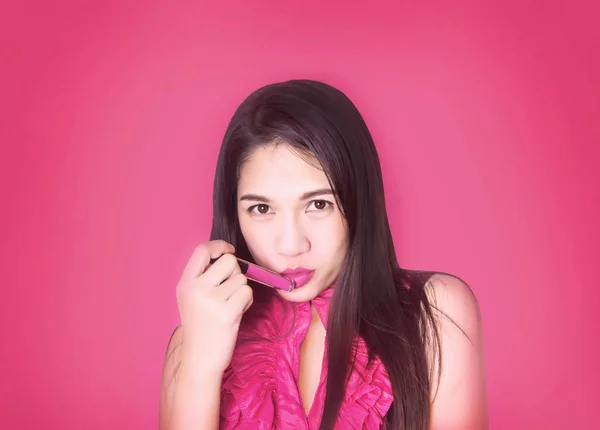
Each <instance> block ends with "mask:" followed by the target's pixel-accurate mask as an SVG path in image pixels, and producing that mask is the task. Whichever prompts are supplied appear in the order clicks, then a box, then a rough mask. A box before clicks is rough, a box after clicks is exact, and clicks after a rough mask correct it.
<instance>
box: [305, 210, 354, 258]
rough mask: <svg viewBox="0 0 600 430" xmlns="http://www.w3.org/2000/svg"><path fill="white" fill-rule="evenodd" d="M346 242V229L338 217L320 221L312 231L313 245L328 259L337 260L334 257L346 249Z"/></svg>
mask: <svg viewBox="0 0 600 430" xmlns="http://www.w3.org/2000/svg"><path fill="white" fill-rule="evenodd" d="M328 221H329V220H328ZM346 242H347V231H346V227H345V225H344V223H343V221H342V220H341V219H340V218H332V219H331V221H330V222H324V223H320V224H319V225H318V227H317V228H316V229H315V230H314V231H313V241H312V243H313V247H314V248H315V249H319V253H320V254H322V255H324V256H327V257H328V259H332V260H337V258H336V257H337V256H338V255H339V254H340V253H343V252H344V251H345V250H346ZM342 257H343V256H342Z"/></svg>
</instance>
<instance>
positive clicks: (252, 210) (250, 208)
mask: <svg viewBox="0 0 600 430" xmlns="http://www.w3.org/2000/svg"><path fill="white" fill-rule="evenodd" d="M316 202H323V203H325V207H324V208H323V209H316V211H317V212H322V211H324V210H325V209H327V208H330V207H333V202H330V201H329V200H311V201H310V203H309V206H310V205H312V204H313V203H316ZM259 206H266V207H268V208H269V209H270V207H269V205H267V204H265V203H259V204H257V205H252V206H250V207H249V208H248V209H247V211H248V213H249V214H251V215H258V216H260V215H268V213H264V214H261V213H260V212H254V209H256V208H257V207H259Z"/></svg>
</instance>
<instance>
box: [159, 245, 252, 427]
mask: <svg viewBox="0 0 600 430" xmlns="http://www.w3.org/2000/svg"><path fill="white" fill-rule="evenodd" d="M233 252H234V249H233V247H232V246H231V245H230V244H228V243H226V242H224V241H210V242H207V243H205V244H202V245H200V246H198V247H197V248H196V250H195V251H194V253H193V254H192V256H191V258H190V260H189V261H188V263H187V265H186V267H185V269H184V271H183V274H182V276H181V280H180V281H179V283H178V285H177V304H178V307H179V316H180V318H181V324H180V325H179V326H178V327H177V328H176V329H175V331H174V332H173V334H172V335H171V340H170V341H169V344H168V346H167V351H166V354H165V361H164V366H163V374H162V379H161V392H160V406H159V421H160V430H189V429H207V430H213V429H218V428H219V411H220V397H221V381H222V378H223V374H224V372H225V369H226V368H227V366H228V365H229V363H230V361H231V356H232V354H233V349H234V347H235V343H236V340H237V334H238V330H239V325H240V321H241V319H242V315H243V314H244V312H246V310H247V309H248V308H249V307H250V306H251V305H252V289H251V288H250V287H249V286H248V280H247V278H246V277H245V276H244V275H243V274H242V273H241V270H240V267H239V265H238V263H237V259H236V258H235V256H233V255H232V253H233ZM211 259H217V260H216V261H215V262H214V264H212V265H210V266H209V264H210V261H211Z"/></svg>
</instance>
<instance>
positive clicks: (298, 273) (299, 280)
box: [281, 267, 315, 288]
mask: <svg viewBox="0 0 600 430" xmlns="http://www.w3.org/2000/svg"><path fill="white" fill-rule="evenodd" d="M314 273H315V271H314V270H308V269H305V268H304V267H296V268H295V269H286V270H284V271H283V272H281V274H282V275H285V276H287V277H288V278H291V279H293V280H294V282H296V288H300V287H302V286H303V285H304V284H306V283H307V282H308V281H310V279H311V278H312V277H313V275H314Z"/></svg>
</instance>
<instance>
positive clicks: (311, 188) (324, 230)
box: [237, 144, 347, 302]
mask: <svg viewBox="0 0 600 430" xmlns="http://www.w3.org/2000/svg"><path fill="white" fill-rule="evenodd" d="M305 159H306V157H304V159H303V158H301V157H300V156H299V155H298V154H297V153H296V152H294V151H293V150H291V149H290V147H289V146H287V145H285V144H278V145H267V146H262V147H258V148H257V149H255V150H254V151H253V152H252V153H251V154H250V157H249V158H248V160H247V161H246V162H245V163H244V164H243V165H242V167H241V169H240V180H239V183H238V195H237V201H238V219H239V222H240V227H241V230H242V234H243V235H244V239H245V240H246V243H247V245H248V249H249V250H250V253H251V254H252V257H253V258H254V260H255V261H256V262H257V263H258V264H260V265H261V266H264V267H266V268H268V269H271V270H274V271H276V272H284V273H285V272H286V270H290V269H292V270H293V269H296V270H295V272H296V273H292V274H291V276H292V277H295V278H296V280H297V282H298V285H299V288H297V289H295V290H293V291H291V292H286V291H280V290H277V291H278V292H279V294H280V295H281V296H282V297H283V298H285V299H287V300H290V301H295V302H304V301H309V300H312V299H313V298H315V297H316V296H318V295H319V294H320V293H321V292H323V291H324V290H325V289H327V288H328V287H329V286H331V284H333V283H334V282H335V279H336V277H337V275H338V272H339V269H340V266H341V263H342V261H343V259H344V257H345V253H346V246H347V228H346V223H345V220H344V217H343V216H342V214H341V212H340V208H338V206H337V204H336V203H335V198H334V196H333V193H332V190H331V187H330V185H329V182H328V181H327V177H326V176H325V173H324V172H323V170H322V169H321V166H320V164H319V163H318V161H317V160H316V159H312V160H310V159H309V160H308V162H307V161H305ZM304 269H307V270H304ZM311 274H312V277H311ZM309 278H310V279H309ZM307 279H309V280H308V282H306V280H307ZM304 282H306V283H304ZM303 283H304V285H302V284H303Z"/></svg>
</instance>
